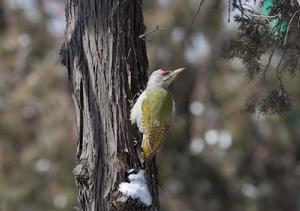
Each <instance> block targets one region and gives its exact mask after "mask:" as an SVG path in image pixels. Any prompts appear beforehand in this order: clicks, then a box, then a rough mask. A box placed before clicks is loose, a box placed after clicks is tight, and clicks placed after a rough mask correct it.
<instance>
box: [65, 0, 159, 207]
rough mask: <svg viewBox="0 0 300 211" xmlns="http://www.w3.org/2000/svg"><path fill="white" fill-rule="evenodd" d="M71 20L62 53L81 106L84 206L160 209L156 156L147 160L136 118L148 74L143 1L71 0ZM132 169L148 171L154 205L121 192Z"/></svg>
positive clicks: (79, 177)
mask: <svg viewBox="0 0 300 211" xmlns="http://www.w3.org/2000/svg"><path fill="white" fill-rule="evenodd" d="M66 20H67V29H66V35H65V42H64V44H63V46H62V49H61V55H62V63H63V64H64V65H66V67H67V68H68V73H69V82H70V88H71V92H72V97H73V101H74V104H75V112H76V122H77V135H78V142H77V156H76V167H75V168H74V171H73V172H74V176H75V182H76V186H77V198H78V202H79V207H78V208H79V209H80V210H84V211H100V210H101V211H102V210H105V211H106V210H130V211H133V210H159V204H158V198H157V196H158V194H157V177H156V167H155V161H154V160H153V161H151V162H146V163H145V161H144V158H143V156H142V153H141V147H140V142H141V136H140V134H138V131H137V129H136V128H135V127H132V126H131V124H130V122H129V111H130V105H131V104H132V100H133V98H134V96H136V94H137V93H138V92H139V91H140V90H142V89H144V87H145V83H146V80H147V68H148V60H147V55H146V47H145V42H144V41H143V40H141V39H139V38H138V36H139V35H141V34H143V33H144V31H145V26H144V24H143V13H142V9H141V0H119V1H118V0H67V3H66ZM132 168H133V169H134V170H135V171H136V172H137V171H138V169H142V168H143V169H145V172H146V180H147V183H148V188H149V191H150V193H151V195H152V205H151V206H148V207H147V206H146V205H144V204H143V203H141V202H140V201H139V200H133V199H131V198H130V197H128V196H122V194H121V193H120V192H119V191H118V187H119V184H120V183H121V182H124V181H125V180H126V177H127V176H128V170H129V169H132Z"/></svg>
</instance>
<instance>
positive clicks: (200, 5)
mask: <svg viewBox="0 0 300 211" xmlns="http://www.w3.org/2000/svg"><path fill="white" fill-rule="evenodd" d="M203 3H204V0H202V1H201V2H200V4H199V7H198V10H197V12H196V14H195V15H194V17H193V21H192V23H191V27H190V29H192V27H193V24H194V22H195V20H196V18H197V16H198V14H199V12H200V10H201V7H202V4H203Z"/></svg>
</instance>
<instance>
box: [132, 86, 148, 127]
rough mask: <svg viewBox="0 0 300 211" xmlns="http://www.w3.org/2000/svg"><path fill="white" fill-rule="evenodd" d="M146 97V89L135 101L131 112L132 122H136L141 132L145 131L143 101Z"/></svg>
mask: <svg viewBox="0 0 300 211" xmlns="http://www.w3.org/2000/svg"><path fill="white" fill-rule="evenodd" d="M145 98H146V91H143V92H142V94H141V95H140V96H139V97H138V99H137V101H136V102H135V104H134V106H133V107H132V109H131V112H130V121H131V124H136V125H137V127H138V129H139V131H140V132H141V133H143V132H144V128H143V115H142V103H143V101H144V99H145Z"/></svg>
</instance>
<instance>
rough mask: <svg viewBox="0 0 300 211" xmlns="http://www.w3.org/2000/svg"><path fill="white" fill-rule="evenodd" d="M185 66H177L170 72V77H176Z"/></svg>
mask: <svg viewBox="0 0 300 211" xmlns="http://www.w3.org/2000/svg"><path fill="white" fill-rule="evenodd" d="M184 69H185V68H179V69H176V70H174V71H173V72H172V77H176V76H177V75H178V74H179V73H181V72H182V71H183V70H184Z"/></svg>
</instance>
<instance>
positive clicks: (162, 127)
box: [142, 98, 170, 152]
mask: <svg viewBox="0 0 300 211" xmlns="http://www.w3.org/2000/svg"><path fill="white" fill-rule="evenodd" d="M142 114H143V127H144V134H145V135H146V138H147V141H148V142H149V144H150V148H151V151H152V152H156V151H157V150H158V149H159V147H160V146H161V144H162V143H163V142H164V140H165V139H166V137H167V134H168V131H169V127H170V126H169V122H168V121H164V120H162V119H159V118H154V117H153V116H151V108H150V105H149V101H148V100H147V98H146V99H144V101H143V103H142Z"/></svg>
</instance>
